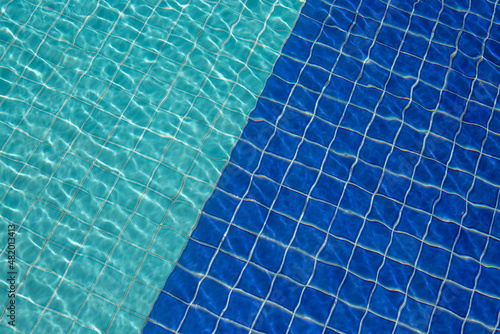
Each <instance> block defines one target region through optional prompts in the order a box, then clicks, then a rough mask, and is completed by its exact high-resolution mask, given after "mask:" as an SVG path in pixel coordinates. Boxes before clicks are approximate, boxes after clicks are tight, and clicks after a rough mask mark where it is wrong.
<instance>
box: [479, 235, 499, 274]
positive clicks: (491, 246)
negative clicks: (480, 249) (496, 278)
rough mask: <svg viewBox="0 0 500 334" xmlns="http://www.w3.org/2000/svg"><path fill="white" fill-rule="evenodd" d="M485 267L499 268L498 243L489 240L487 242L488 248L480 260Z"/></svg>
mask: <svg viewBox="0 0 500 334" xmlns="http://www.w3.org/2000/svg"><path fill="white" fill-rule="evenodd" d="M481 262H482V263H484V264H485V265H487V266H495V267H499V264H500V241H497V240H496V239H493V238H490V239H489V240H488V247H487V248H486V253H485V254H484V256H483V258H482V260H481Z"/></svg>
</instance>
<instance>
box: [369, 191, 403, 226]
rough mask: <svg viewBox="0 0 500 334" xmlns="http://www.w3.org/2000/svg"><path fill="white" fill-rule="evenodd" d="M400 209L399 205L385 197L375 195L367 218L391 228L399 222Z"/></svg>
mask: <svg viewBox="0 0 500 334" xmlns="http://www.w3.org/2000/svg"><path fill="white" fill-rule="evenodd" d="M401 208H402V206H401V204H399V203H397V202H395V201H393V200H391V199H389V198H387V197H384V196H380V195H375V197H374V198H373V205H372V207H371V209H370V213H369V214H368V217H367V218H368V219H372V220H376V221H379V222H381V223H383V224H385V225H386V226H389V227H391V228H392V227H394V225H395V224H396V223H397V222H398V220H399V213H400V212H401Z"/></svg>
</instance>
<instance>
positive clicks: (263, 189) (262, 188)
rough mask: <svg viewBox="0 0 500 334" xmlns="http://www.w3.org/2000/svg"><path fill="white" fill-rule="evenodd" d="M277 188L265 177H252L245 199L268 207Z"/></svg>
mask: <svg viewBox="0 0 500 334" xmlns="http://www.w3.org/2000/svg"><path fill="white" fill-rule="evenodd" d="M278 187H279V186H278V184H276V183H274V182H272V181H271V180H269V179H267V178H265V177H262V176H254V177H253V179H252V183H251V185H250V190H249V191H248V193H247V194H246V196H245V198H248V199H253V200H255V201H257V202H258V203H260V204H262V205H264V206H267V207H270V206H271V204H272V203H273V201H274V199H275V198H276V194H277V192H278Z"/></svg>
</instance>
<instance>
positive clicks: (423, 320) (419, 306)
mask: <svg viewBox="0 0 500 334" xmlns="http://www.w3.org/2000/svg"><path fill="white" fill-rule="evenodd" d="M433 309H434V308H433V307H432V306H431V305H427V304H424V303H420V302H418V301H416V300H414V299H413V298H407V299H406V303H405V306H404V308H403V310H402V312H401V316H400V320H401V322H402V323H404V324H405V325H407V326H410V327H411V328H414V329H416V330H418V331H421V332H425V331H427V327H428V325H429V320H430V318H431V314H432V311H433Z"/></svg>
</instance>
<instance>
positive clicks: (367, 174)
mask: <svg viewBox="0 0 500 334" xmlns="http://www.w3.org/2000/svg"><path fill="white" fill-rule="evenodd" d="M381 175H382V170H381V169H378V168H373V167H372V166H369V165H367V164H366V163H364V162H362V161H359V162H358V163H357V164H356V166H354V169H353V171H352V177H351V182H354V183H355V184H357V185H358V186H360V187H361V188H363V189H365V190H367V191H369V192H374V191H375V189H376V188H377V185H378V183H379V180H380V177H381Z"/></svg>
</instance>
